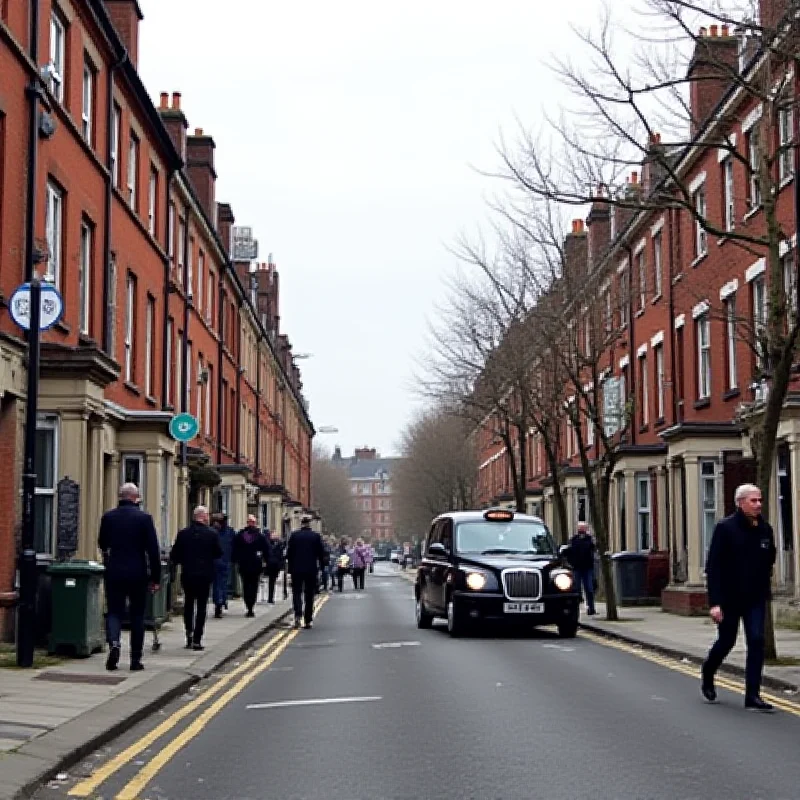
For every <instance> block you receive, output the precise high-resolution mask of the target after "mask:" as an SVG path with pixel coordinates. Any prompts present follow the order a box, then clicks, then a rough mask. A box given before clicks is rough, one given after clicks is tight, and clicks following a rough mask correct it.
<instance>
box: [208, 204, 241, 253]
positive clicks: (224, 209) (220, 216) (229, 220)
mask: <svg viewBox="0 0 800 800" xmlns="http://www.w3.org/2000/svg"><path fill="white" fill-rule="evenodd" d="M212 220H213V217H212ZM234 222H236V217H234V216H233V209H232V208H231V206H230V204H229V203H217V233H218V234H219V238H220V239H222V244H223V245H224V246H225V252H226V253H228V255H231V251H232V249H233V240H232V238H231V237H232V229H233V223H234Z"/></svg>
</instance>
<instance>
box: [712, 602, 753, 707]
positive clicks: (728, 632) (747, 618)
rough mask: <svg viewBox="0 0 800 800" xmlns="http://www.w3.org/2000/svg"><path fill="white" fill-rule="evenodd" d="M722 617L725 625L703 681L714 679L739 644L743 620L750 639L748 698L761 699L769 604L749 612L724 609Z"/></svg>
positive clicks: (748, 610) (721, 629)
mask: <svg viewBox="0 0 800 800" xmlns="http://www.w3.org/2000/svg"><path fill="white" fill-rule="evenodd" d="M722 614H723V617H722V622H720V624H719V626H718V627H717V641H716V642H714V644H713V646H712V647H711V650H710V651H709V653H708V658H707V659H706V660H705V663H704V664H703V677H704V678H705V679H713V677H714V674H715V673H716V671H717V670H718V669H719V667H720V665H721V664H722V662H723V661H724V660H725V658H726V657H727V655H728V653H730V651H731V650H732V649H733V646H734V645H735V644H736V637H737V636H738V634H739V620H741V621H742V623H743V624H744V635H745V638H746V639H747V660H746V662H745V697H747V698H753V697H758V694H759V691H760V690H761V672H762V670H763V669H764V624H765V622H766V616H767V604H766V602H763V601H762V602H760V603H757V604H756V605H754V606H750V607H749V608H742V609H730V608H724V607H723V609H722Z"/></svg>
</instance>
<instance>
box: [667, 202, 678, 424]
mask: <svg viewBox="0 0 800 800" xmlns="http://www.w3.org/2000/svg"><path fill="white" fill-rule="evenodd" d="M673 215H674V209H672V208H670V209H669V210H668V212H667V224H668V228H667V232H668V234H669V342H670V348H669V351H670V358H669V361H670V367H669V368H670V370H671V372H672V380H671V386H672V403H671V405H672V424H673V425H677V424H678V421H679V416H680V412H679V406H678V403H679V397H678V362H677V357H676V354H675V344H676V339H675V336H676V334H675V287H674V285H673V283H672V279H673V277H674V276H675V246H674V238H675V237H674V234H673V225H672V223H673V219H674V216H673Z"/></svg>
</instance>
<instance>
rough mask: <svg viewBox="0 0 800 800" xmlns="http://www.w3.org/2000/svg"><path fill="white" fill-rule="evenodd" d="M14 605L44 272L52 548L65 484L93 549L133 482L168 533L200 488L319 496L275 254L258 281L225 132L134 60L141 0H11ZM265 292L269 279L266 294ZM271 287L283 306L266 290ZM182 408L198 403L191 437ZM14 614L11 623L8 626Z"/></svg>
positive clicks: (4, 554)
mask: <svg viewBox="0 0 800 800" xmlns="http://www.w3.org/2000/svg"><path fill="white" fill-rule="evenodd" d="M0 10H1V11H2V16H1V17H0V74H1V75H2V76H3V78H2V81H0V305H1V306H2V307H0V447H1V448H2V452H3V457H4V464H5V468H6V473H5V479H4V480H3V481H2V485H1V486H0V493H2V503H3V509H4V514H3V518H2V520H0V605H2V606H5V607H6V608H10V607H11V606H12V605H13V603H14V600H15V592H14V570H15V557H16V550H17V544H18V541H19V519H20V491H19V487H20V479H21V473H20V470H21V451H22V443H23V437H24V426H23V422H24V408H25V386H26V347H25V341H24V339H23V337H22V332H21V331H20V329H19V328H17V327H16V326H15V325H14V323H13V322H12V320H11V319H10V316H9V313H8V310H7V301H8V298H9V297H10V295H11V293H12V292H13V291H14V289H15V287H16V286H18V285H19V284H21V283H22V282H23V281H24V280H26V279H29V278H30V270H29V269H28V270H26V264H28V265H31V264H33V265H34V266H35V269H36V271H37V272H38V273H39V275H40V276H41V277H43V278H45V279H46V280H48V281H51V282H52V283H54V284H55V285H56V286H57V287H58V289H59V291H60V292H61V294H62V296H63V298H64V303H65V313H64V315H63V318H62V320H61V321H60V322H59V323H58V324H57V325H56V326H55V327H54V328H52V329H51V330H50V331H48V332H46V333H45V334H44V335H43V341H42V348H41V387H40V395H39V412H40V414H39V422H38V429H37V488H36V549H37V551H38V553H39V560H40V561H41V562H42V563H46V562H47V561H48V560H49V559H51V558H52V557H53V556H55V555H56V553H57V541H56V539H57V529H56V520H57V513H58V490H57V487H58V484H59V481H60V480H61V479H62V478H64V477H69V478H71V479H72V480H74V481H76V482H77V484H78V486H79V500H80V505H79V509H80V513H79V531H78V545H77V553H76V554H77V555H78V556H80V557H84V558H95V557H96V556H97V550H96V544H95V539H96V532H97V527H98V522H99V519H100V516H101V514H102V513H103V511H105V510H106V509H107V508H109V507H111V506H113V505H114V504H115V502H116V493H117V489H118V487H119V485H120V483H121V482H124V481H134V482H135V483H137V484H138V485H139V486H140V487H141V489H142V494H143V505H144V507H146V509H147V510H148V511H150V512H151V513H152V514H153V517H154V519H155V521H156V526H157V528H158V532H159V536H160V538H161V542H162V545H163V546H164V547H165V548H167V547H168V546H169V543H170V542H171V540H172V538H173V537H174V535H175V533H176V531H177V530H178V529H179V528H180V527H181V526H182V525H183V524H184V523H185V522H186V519H187V514H188V509H189V507H190V504H192V503H197V502H206V503H208V504H210V505H212V506H213V507H215V508H217V509H221V510H224V511H226V512H227V513H228V514H229V516H230V519H231V522H232V524H233V525H235V526H242V525H244V522H245V518H246V515H247V513H248V512H251V513H252V512H256V513H258V514H259V515H260V517H261V519H262V521H263V524H264V525H265V526H267V527H270V528H273V529H278V530H281V529H283V528H284V527H287V526H289V525H291V524H293V522H292V521H293V519H294V516H295V515H296V514H295V512H296V510H299V509H302V508H303V507H307V506H308V505H309V503H310V495H309V487H310V477H309V470H310V446H311V445H310V442H311V438H312V436H313V434H314V429H313V426H312V423H311V420H310V417H309V414H308V410H307V404H306V401H305V399H304V397H303V394H302V382H301V379H300V374H299V371H298V370H297V368H296V366H295V365H294V363H293V360H292V355H291V346H290V344H289V340H288V339H287V338H286V337H285V336H284V335H283V334H282V333H281V332H280V331H279V330H278V320H279V315H278V311H277V303H278V295H277V283H278V280H277V271H276V270H275V268H274V266H273V267H271V273H270V275H271V280H270V281H269V282H268V285H267V284H265V285H264V286H263V287H261V289H260V290H259V288H258V287H256V288H255V289H254V290H253V289H251V287H250V285H249V282H250V272H251V271H252V270H254V269H255V266H254V265H253V266H251V264H250V263H247V262H245V263H240V264H237V265H234V263H233V262H232V259H231V231H232V226H233V223H234V221H235V220H234V216H233V213H232V210H231V207H230V206H229V205H227V204H222V203H219V202H217V199H216V196H215V181H216V172H215V166H214V150H215V143H214V141H213V139H212V138H211V137H210V136H208V135H207V134H205V133H204V132H203V131H202V130H201V129H197V130H195V131H194V133H193V134H192V135H190V134H189V126H188V122H187V120H186V117H185V115H184V112H183V109H182V106H181V96H180V93H178V92H174V93H172V94H171V95H169V94H166V93H162V94H161V95H160V100H159V102H158V104H157V105H156V104H154V103H153V101H152V100H151V98H150V95H149V94H148V91H147V89H146V88H145V87H144V85H143V84H142V81H141V79H140V77H139V75H138V72H137V54H138V44H139V31H140V24H141V22H142V14H141V11H140V8H139V5H138V3H137V2H136V0H33V2H24V3H23V2H20V3H2V4H0ZM260 294H262V295H263V297H261V296H260ZM264 303H266V304H267V305H268V306H269V307H270V308H271V309H272V311H271V313H270V314H267V313H265V312H264V311H263V309H262V308H261V305H263V304H264ZM178 412H189V413H191V414H193V415H194V416H195V417H196V418H197V420H198V422H199V433H198V435H197V437H196V438H195V439H194V440H192V441H191V442H190V443H189V444H188V445H183V446H182V445H179V444H178V443H177V442H176V441H175V440H174V439H173V438H172V437H171V436H170V435H169V431H168V426H169V422H170V420H171V419H172V417H173V416H174V415H175V414H176V413H178ZM11 619H12V614H10V613H7V614H6V616H5V618H3V617H0V622H3V623H4V624H3V631H4V633H6V634H8V633H9V626H10V623H11Z"/></svg>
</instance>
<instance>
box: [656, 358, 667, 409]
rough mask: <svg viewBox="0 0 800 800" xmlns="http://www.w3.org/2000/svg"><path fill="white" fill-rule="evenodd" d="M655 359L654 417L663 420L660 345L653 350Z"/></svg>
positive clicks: (662, 380) (663, 404)
mask: <svg viewBox="0 0 800 800" xmlns="http://www.w3.org/2000/svg"><path fill="white" fill-rule="evenodd" d="M654 352H655V357H656V417H657V418H658V419H659V420H662V419H664V410H665V406H666V403H665V397H664V345H663V344H660V345H658V347H656V348H655V350H654Z"/></svg>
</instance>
